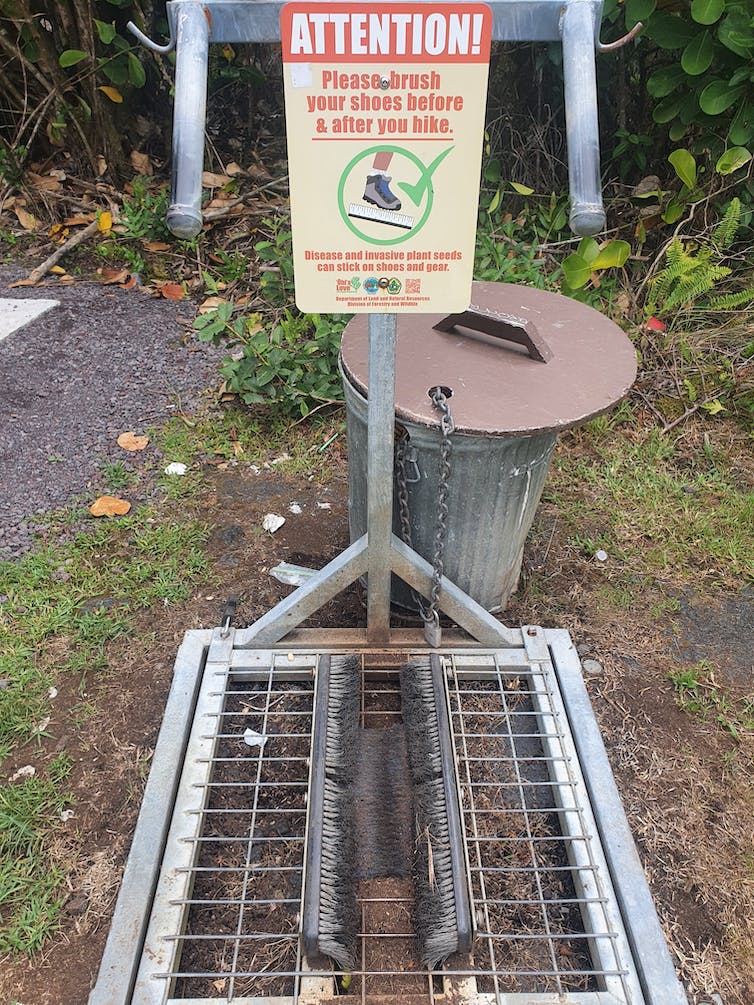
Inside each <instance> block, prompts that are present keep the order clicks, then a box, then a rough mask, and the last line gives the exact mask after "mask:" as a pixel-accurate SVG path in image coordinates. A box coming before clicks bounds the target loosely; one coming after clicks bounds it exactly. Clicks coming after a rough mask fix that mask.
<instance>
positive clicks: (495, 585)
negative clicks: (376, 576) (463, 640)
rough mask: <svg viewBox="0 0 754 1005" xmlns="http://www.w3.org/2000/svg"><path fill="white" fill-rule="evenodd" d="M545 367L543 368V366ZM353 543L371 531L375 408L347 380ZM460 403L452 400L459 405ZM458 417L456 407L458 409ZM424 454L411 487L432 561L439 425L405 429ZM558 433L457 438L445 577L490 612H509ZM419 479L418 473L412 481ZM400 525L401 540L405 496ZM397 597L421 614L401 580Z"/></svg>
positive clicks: (415, 521) (416, 539)
mask: <svg viewBox="0 0 754 1005" xmlns="http://www.w3.org/2000/svg"><path fill="white" fill-rule="evenodd" d="M539 365H541V364H539ZM343 385H344V389H345V396H346V418H347V422H346V430H347V437H348V458H349V460H348V479H349V492H348V499H349V502H348V513H349V526H350V531H351V539H352V540H356V539H357V538H359V537H360V536H361V535H362V534H363V533H364V531H365V530H366V460H367V453H368V451H367V403H366V402H365V400H364V398H363V396H362V395H361V394H360V393H359V392H358V391H357V390H356V389H355V388H354V387H353V386H352V385H351V383H350V382H349V380H348V379H347V378H346V377H344V381H343ZM454 403H455V397H454V398H453V399H452V401H451V405H454ZM454 414H455V408H454ZM402 425H403V426H404V427H405V429H406V431H407V433H408V435H409V437H410V443H411V445H412V446H414V447H416V448H417V460H416V474H415V475H414V476H413V477H414V478H415V479H416V480H413V481H411V480H409V481H408V484H407V486H406V487H407V491H408V503H409V515H410V524H411V541H412V545H413V547H414V548H415V549H416V550H417V551H418V552H419V554H420V555H422V556H424V558H426V559H427V560H428V561H430V562H431V561H432V555H433V550H434V533H435V523H436V510H437V494H438V481H439V471H440V468H439V464H440V450H441V441H442V437H441V435H440V430H439V426H435V427H434V428H428V427H427V426H422V425H417V424H415V423H412V422H405V423H402ZM556 439H557V437H556V434H555V433H552V432H546V433H540V434H537V435H535V436H526V437H516V438H514V439H509V438H505V437H490V436H487V437H480V436H470V435H463V434H461V433H459V432H458V431H456V432H455V433H454V434H453V470H452V474H451V478H450V480H449V485H448V491H449V498H448V510H449V518H448V535H447V542H446V546H445V552H444V573H445V575H446V576H447V577H448V579H450V580H451V581H452V582H453V583H455V584H456V585H457V586H459V587H460V588H461V589H462V590H464V591H465V592H466V593H468V594H469V595H470V596H471V597H473V599H474V600H476V601H477V603H479V604H481V605H482V607H484V608H486V609H487V610H488V611H499V610H504V609H505V605H506V604H507V602H508V599H509V597H510V595H511V594H512V593H513V591H514V590H515V588H516V585H517V583H518V577H519V571H520V568H521V557H522V554H523V549H524V541H525V540H526V535H527V534H528V532H529V528H530V527H531V524H532V521H533V519H534V514H535V512H536V508H537V505H538V503H539V499H540V496H541V494H542V489H543V488H544V484H545V480H546V478H547V472H548V470H549V466H550V459H551V458H552V453H553V450H554V449H555V443H556ZM409 478H411V474H409ZM393 526H394V528H395V530H396V533H400V512H399V504H398V493H397V492H396V494H395V501H394V509H393ZM391 593H392V598H393V601H394V602H395V603H396V604H399V605H400V606H401V607H405V608H407V609H409V610H415V609H416V603H415V602H414V600H413V598H412V596H411V591H410V590H409V588H408V587H407V586H406V585H405V584H404V583H403V582H402V581H401V580H399V579H398V578H397V577H393V583H392V591H391Z"/></svg>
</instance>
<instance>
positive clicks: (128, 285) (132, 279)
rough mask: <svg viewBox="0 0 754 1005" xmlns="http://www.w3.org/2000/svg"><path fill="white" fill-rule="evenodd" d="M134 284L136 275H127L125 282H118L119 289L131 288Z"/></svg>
mask: <svg viewBox="0 0 754 1005" xmlns="http://www.w3.org/2000/svg"><path fill="white" fill-rule="evenodd" d="M134 286H136V277H135V276H129V277H128V279H127V280H126V281H125V283H118V289H119V290H132V289H133V288H134Z"/></svg>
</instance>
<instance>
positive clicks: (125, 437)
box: [118, 430, 149, 453]
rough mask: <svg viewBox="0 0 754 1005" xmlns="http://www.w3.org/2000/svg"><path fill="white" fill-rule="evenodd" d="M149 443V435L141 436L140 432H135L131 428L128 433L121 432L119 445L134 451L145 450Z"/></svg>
mask: <svg viewBox="0 0 754 1005" xmlns="http://www.w3.org/2000/svg"><path fill="white" fill-rule="evenodd" d="M148 445H149V437H148V436H139V435H138V433H134V432H133V431H132V430H129V432H127V433H121V434H120V436H119V437H118V446H119V447H122V448H123V449H124V450H129V451H131V452H132V453H133V452H135V451H137V450H144V448H145V447H147V446H148Z"/></svg>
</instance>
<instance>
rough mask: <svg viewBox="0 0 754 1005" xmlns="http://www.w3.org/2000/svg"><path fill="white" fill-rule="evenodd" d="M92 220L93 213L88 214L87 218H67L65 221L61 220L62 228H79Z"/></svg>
mask: <svg viewBox="0 0 754 1005" xmlns="http://www.w3.org/2000/svg"><path fill="white" fill-rule="evenodd" d="M93 219H94V213H90V214H89V216H81V215H79V216H69V217H68V219H67V220H63V226H65V227H80V226H82V225H83V224H86V223H91V222H92V220H93Z"/></svg>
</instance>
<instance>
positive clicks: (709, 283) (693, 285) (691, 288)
mask: <svg viewBox="0 0 754 1005" xmlns="http://www.w3.org/2000/svg"><path fill="white" fill-rule="evenodd" d="M730 271H731V270H730V269H728V268H726V266H724V265H708V266H707V267H706V268H705V269H696V270H695V271H694V273H693V274H691V275H686V276H683V277H681V279H679V280H678V283H677V284H676V286H675V289H674V290H673V291H672V292H671V293H670V294H669V296H668V298H667V300H666V301H665V303H664V304H663V309H664V310H666V311H668V310H670V309H671V308H672V307H678V306H680V305H682V304H690V303H693V302H694V301H695V300H698V299H699V297H700V296H701V295H702V294H703V293H706V292H707V291H708V290H711V289H712V287H713V286H714V285H715V283H716V282H717V280H718V279H722V278H723V276H729V275H730Z"/></svg>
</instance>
